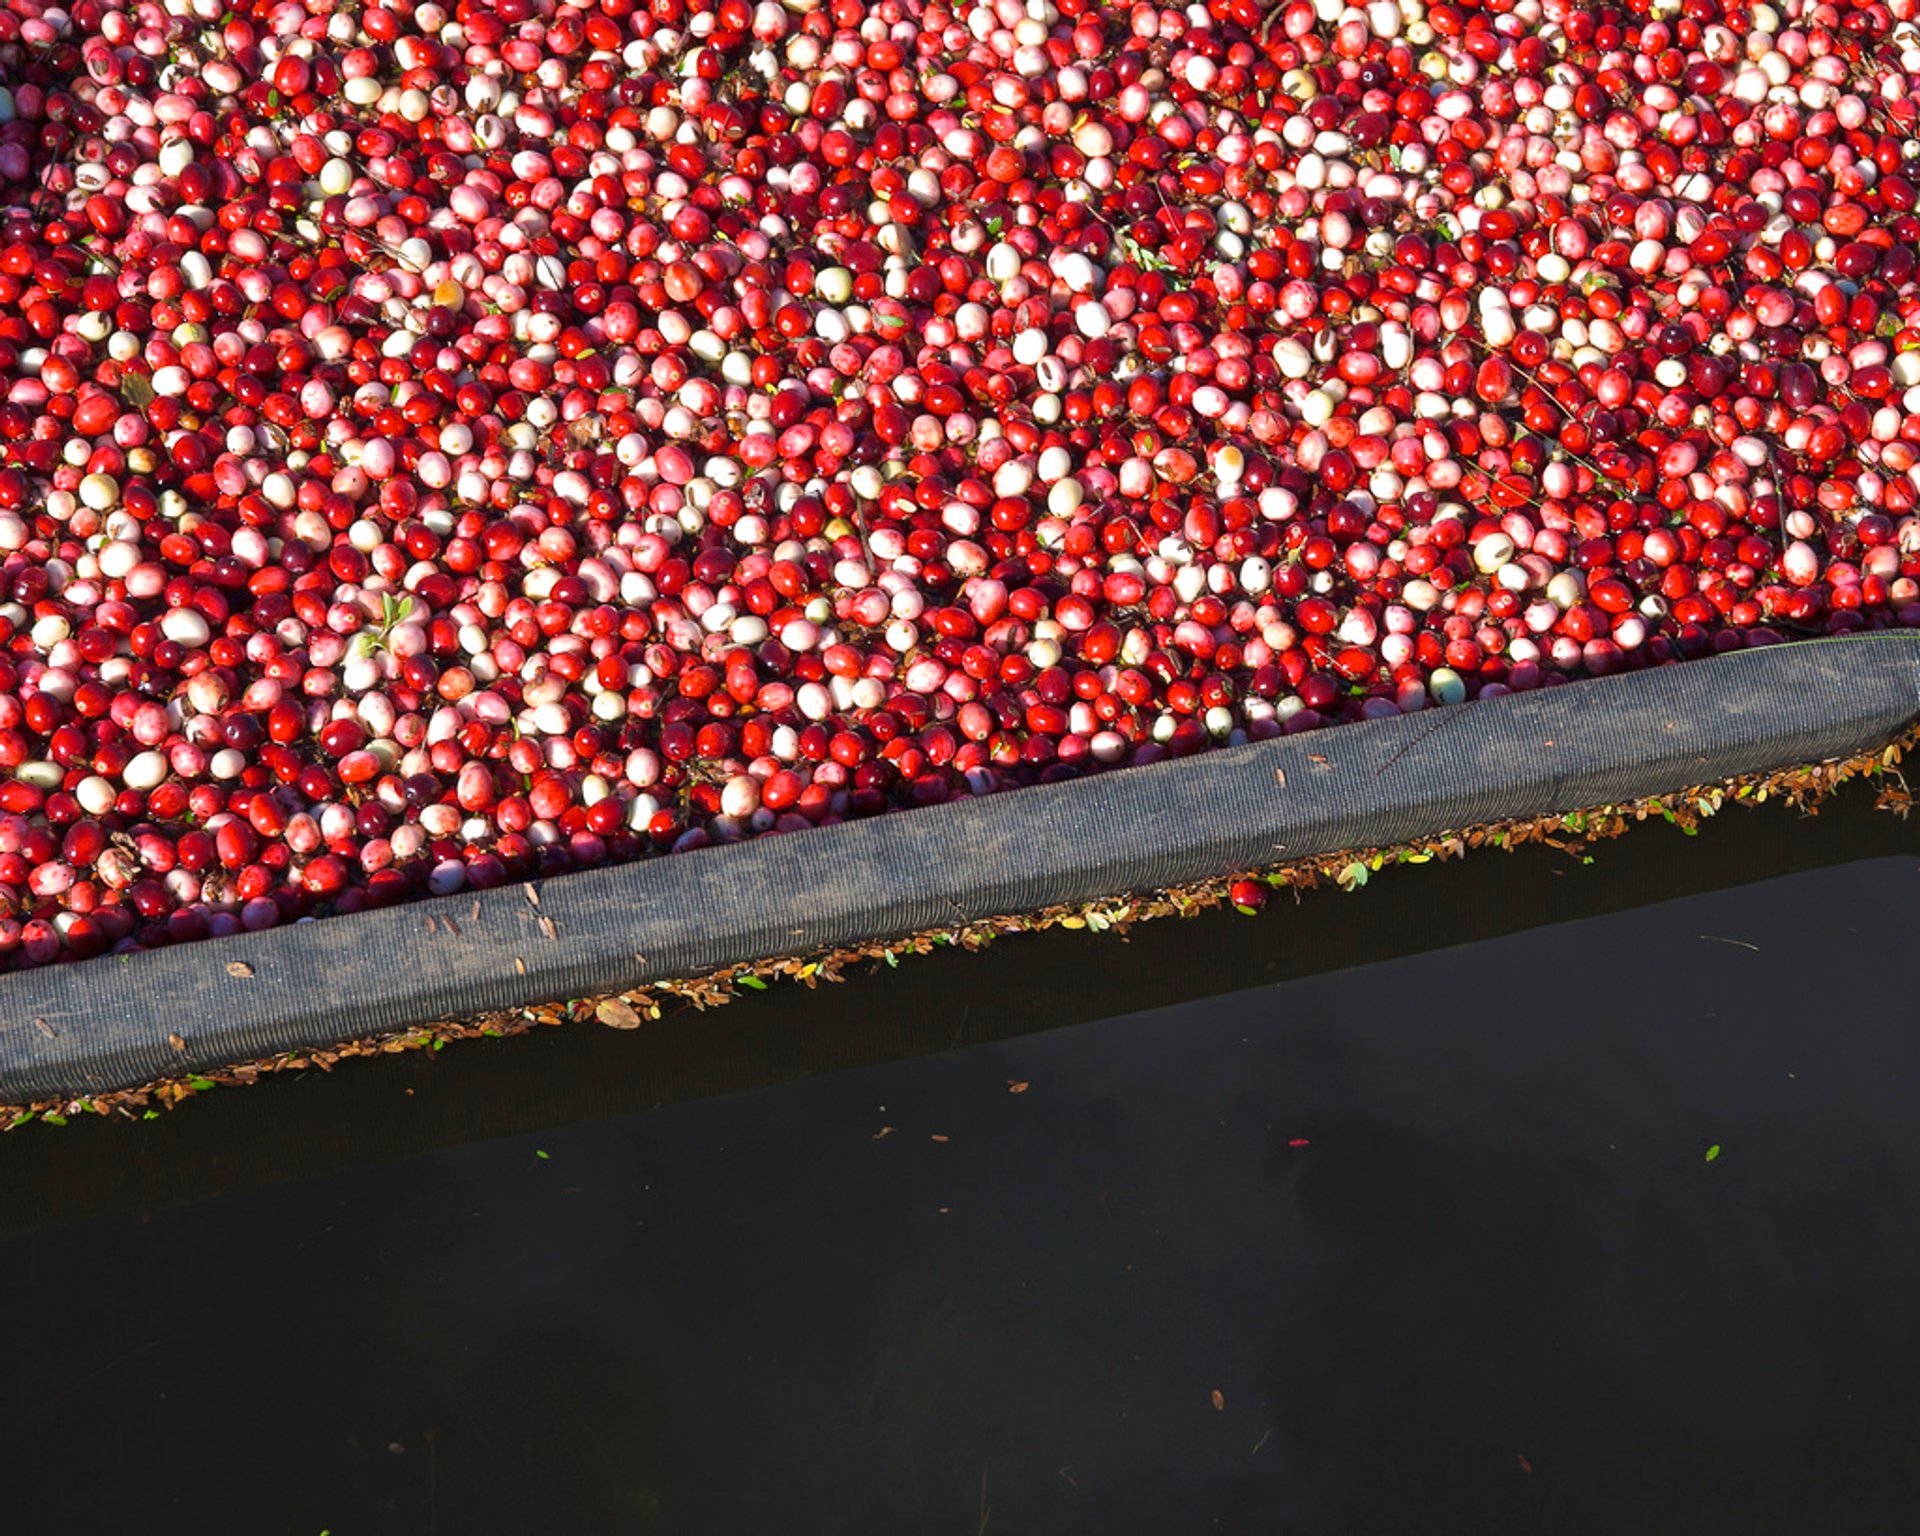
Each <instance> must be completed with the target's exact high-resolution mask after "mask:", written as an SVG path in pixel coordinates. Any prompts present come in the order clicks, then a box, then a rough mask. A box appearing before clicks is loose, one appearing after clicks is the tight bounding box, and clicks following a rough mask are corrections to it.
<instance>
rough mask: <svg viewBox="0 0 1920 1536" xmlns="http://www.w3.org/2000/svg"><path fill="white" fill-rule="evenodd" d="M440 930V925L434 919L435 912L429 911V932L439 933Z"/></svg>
mask: <svg viewBox="0 0 1920 1536" xmlns="http://www.w3.org/2000/svg"><path fill="white" fill-rule="evenodd" d="M439 931H440V929H439V926H438V925H437V924H436V923H435V922H434V920H433V914H432V913H431V912H429V913H428V914H427V932H428V933H438V932H439Z"/></svg>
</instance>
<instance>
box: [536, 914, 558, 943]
mask: <svg viewBox="0 0 1920 1536" xmlns="http://www.w3.org/2000/svg"><path fill="white" fill-rule="evenodd" d="M540 931H541V932H542V933H544V934H545V935H546V936H547V937H548V938H550V939H558V938H559V937H560V935H559V934H558V933H557V932H555V931H554V926H553V919H552V918H550V917H543V918H541V919H540Z"/></svg>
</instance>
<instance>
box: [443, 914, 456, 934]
mask: <svg viewBox="0 0 1920 1536" xmlns="http://www.w3.org/2000/svg"><path fill="white" fill-rule="evenodd" d="M440 921H441V922H442V923H444V924H445V925H446V929H447V932H448V933H451V934H453V935H454V936H455V937H458V936H459V933H460V925H459V924H458V923H456V922H455V921H454V920H453V919H452V918H450V917H444V916H443V917H442V918H441V919H440Z"/></svg>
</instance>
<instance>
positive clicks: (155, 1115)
mask: <svg viewBox="0 0 1920 1536" xmlns="http://www.w3.org/2000/svg"><path fill="white" fill-rule="evenodd" d="M140 1118H141V1119H142V1120H158V1119H159V1118H160V1111H159V1110H157V1109H150V1110H148V1111H147V1112H146V1113H145V1114H144V1115H142V1116H141V1117H140ZM321 1536H326V1533H325V1532H324V1531H323V1532H321Z"/></svg>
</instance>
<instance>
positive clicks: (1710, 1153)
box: [1707, 1141, 1720, 1162]
mask: <svg viewBox="0 0 1920 1536" xmlns="http://www.w3.org/2000/svg"><path fill="white" fill-rule="evenodd" d="M1719 1155H1720V1143H1719V1142H1717V1141H1716V1142H1715V1143H1714V1144H1713V1145H1712V1146H1710V1147H1708V1148H1707V1161H1708V1162H1712V1161H1713V1160H1714V1159H1715V1158H1716V1157H1718V1156H1719Z"/></svg>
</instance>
